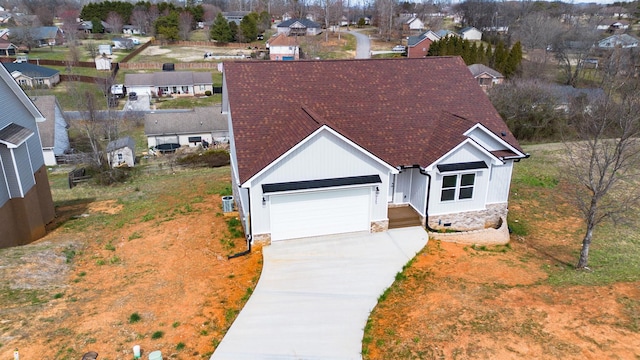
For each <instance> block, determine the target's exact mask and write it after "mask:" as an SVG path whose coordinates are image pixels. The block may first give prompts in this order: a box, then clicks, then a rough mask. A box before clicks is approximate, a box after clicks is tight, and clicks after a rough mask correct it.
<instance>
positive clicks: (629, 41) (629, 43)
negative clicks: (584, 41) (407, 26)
mask: <svg viewBox="0 0 640 360" xmlns="http://www.w3.org/2000/svg"><path fill="white" fill-rule="evenodd" d="M598 44H599V46H600V47H616V46H622V47H633V46H638V39H636V38H635V37H633V36H631V35H629V34H617V35H611V36H609V37H607V38H604V39H602V40H600V41H599V42H598Z"/></svg>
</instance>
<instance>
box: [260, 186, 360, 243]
mask: <svg viewBox="0 0 640 360" xmlns="http://www.w3.org/2000/svg"><path fill="white" fill-rule="evenodd" d="M370 198H371V190H370V189H369V188H368V187H367V188H356V189H341V190H324V191H315V192H307V193H297V194H286V195H272V196H271V201H270V203H271V207H270V213H271V240H272V241H277V240H284V239H292V238H299V237H309V236H319V235H328V234H337V233H345V232H354V231H368V230H369V226H370Z"/></svg>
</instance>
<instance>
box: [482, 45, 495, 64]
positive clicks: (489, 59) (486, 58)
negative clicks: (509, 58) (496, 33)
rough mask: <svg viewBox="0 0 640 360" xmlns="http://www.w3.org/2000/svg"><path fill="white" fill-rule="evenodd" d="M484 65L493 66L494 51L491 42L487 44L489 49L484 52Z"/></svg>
mask: <svg viewBox="0 0 640 360" xmlns="http://www.w3.org/2000/svg"><path fill="white" fill-rule="evenodd" d="M484 61H485V62H484V63H483V64H484V65H487V66H488V67H493V52H492V50H491V44H487V51H486V52H485V54H484Z"/></svg>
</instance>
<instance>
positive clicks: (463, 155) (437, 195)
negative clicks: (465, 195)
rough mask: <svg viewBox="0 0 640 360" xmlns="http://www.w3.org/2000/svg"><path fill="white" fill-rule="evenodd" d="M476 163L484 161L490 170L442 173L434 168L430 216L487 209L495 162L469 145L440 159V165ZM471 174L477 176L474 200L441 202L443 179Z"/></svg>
mask: <svg viewBox="0 0 640 360" xmlns="http://www.w3.org/2000/svg"><path fill="white" fill-rule="evenodd" d="M476 161H484V162H485V164H487V166H488V168H485V169H472V170H463V171H452V172H445V173H440V172H439V171H437V168H436V167H434V171H433V172H432V173H431V174H432V176H431V180H432V184H431V196H430V197H429V215H441V214H451V213H458V212H465V211H476V210H484V209H485V207H486V206H485V205H486V203H487V201H486V200H487V193H488V189H489V177H490V176H489V174H490V171H491V168H492V162H493V159H492V158H490V157H489V156H485V155H484V154H483V153H481V152H479V151H477V150H475V147H474V146H473V145H471V144H469V143H467V144H464V145H463V146H461V147H459V148H457V149H456V150H455V151H453V152H452V153H450V154H448V155H447V156H446V157H444V158H442V159H440V161H439V162H438V164H457V163H469V162H476ZM469 173H474V174H475V183H474V187H473V196H472V198H471V199H464V200H455V201H441V194H442V180H443V177H444V176H447V175H455V174H469Z"/></svg>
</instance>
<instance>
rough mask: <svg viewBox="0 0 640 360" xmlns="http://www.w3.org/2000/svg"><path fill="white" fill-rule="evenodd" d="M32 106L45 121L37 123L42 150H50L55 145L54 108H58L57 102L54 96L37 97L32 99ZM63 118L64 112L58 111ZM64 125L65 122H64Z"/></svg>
mask: <svg viewBox="0 0 640 360" xmlns="http://www.w3.org/2000/svg"><path fill="white" fill-rule="evenodd" d="M33 103H34V105H35V106H36V107H37V108H38V110H40V112H41V113H42V116H44V118H45V119H46V120H45V121H43V122H41V123H38V133H40V141H42V147H43V148H52V147H54V145H55V138H56V134H55V129H56V106H57V107H58V108H59V107H60V105H59V104H58V100H56V97H55V96H54V95H45V96H37V97H36V98H35V99H33ZM60 113H62V114H63V115H62V116H63V118H64V112H62V109H60ZM65 123H66V121H65Z"/></svg>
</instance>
